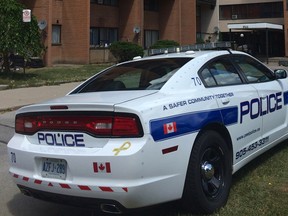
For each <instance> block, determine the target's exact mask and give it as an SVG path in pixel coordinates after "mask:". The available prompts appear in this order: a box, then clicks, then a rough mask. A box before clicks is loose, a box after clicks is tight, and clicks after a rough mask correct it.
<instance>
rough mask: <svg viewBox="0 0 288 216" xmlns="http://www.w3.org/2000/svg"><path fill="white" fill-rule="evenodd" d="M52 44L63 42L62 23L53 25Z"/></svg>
mask: <svg viewBox="0 0 288 216" xmlns="http://www.w3.org/2000/svg"><path fill="white" fill-rule="evenodd" d="M52 44H61V25H52Z"/></svg>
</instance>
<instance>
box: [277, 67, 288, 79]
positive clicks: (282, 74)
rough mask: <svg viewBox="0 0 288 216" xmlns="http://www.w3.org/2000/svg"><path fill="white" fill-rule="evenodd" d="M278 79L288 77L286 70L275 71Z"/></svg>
mask: <svg viewBox="0 0 288 216" xmlns="http://www.w3.org/2000/svg"><path fill="white" fill-rule="evenodd" d="M274 74H275V77H276V79H284V78H286V77H287V71H286V70H285V69H276V70H274Z"/></svg>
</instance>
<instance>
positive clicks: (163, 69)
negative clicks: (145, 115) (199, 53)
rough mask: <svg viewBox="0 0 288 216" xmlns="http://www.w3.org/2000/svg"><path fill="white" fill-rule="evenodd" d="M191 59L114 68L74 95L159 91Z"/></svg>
mask: <svg viewBox="0 0 288 216" xmlns="http://www.w3.org/2000/svg"><path fill="white" fill-rule="evenodd" d="M190 60H191V58H167V59H154V60H144V61H135V62H129V63H126V64H121V65H118V66H115V67H112V68H110V69H108V70H106V71H104V72H102V73H100V74H99V75H97V76H95V77H94V78H93V79H92V80H89V81H88V82H86V83H84V84H83V85H82V86H80V88H78V89H76V90H75V91H74V92H73V93H83V92H98V91H123V90H159V89H161V87H162V86H163V85H164V84H165V83H166V82H167V80H169V79H170V78H171V77H172V76H173V74H174V73H176V71H177V70H178V69H179V68H180V67H182V66H183V65H184V64H186V63H187V62H188V61H190Z"/></svg>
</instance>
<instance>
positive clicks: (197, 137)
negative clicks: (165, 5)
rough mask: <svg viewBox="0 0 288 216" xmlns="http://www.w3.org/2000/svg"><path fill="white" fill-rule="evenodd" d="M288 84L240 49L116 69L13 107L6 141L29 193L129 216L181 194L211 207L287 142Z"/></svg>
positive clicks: (192, 206) (194, 205)
mask: <svg viewBox="0 0 288 216" xmlns="http://www.w3.org/2000/svg"><path fill="white" fill-rule="evenodd" d="M287 112H288V79H287V74H286V71H285V70H276V71H271V70H270V69H268V68H267V67H266V66H265V65H263V64H262V63H261V62H259V61H258V60H257V59H255V58H253V57H252V56H250V55H248V54H246V53H242V52H238V51H232V50H214V51H211V50H210V51H195V52H194V51H188V52H183V53H169V54H163V55H155V56H150V57H145V58H135V59H134V60H132V61H129V62H124V63H120V64H117V65H114V66H112V67H110V68H107V69H105V70H104V71H102V72H100V73H98V74H96V75H95V76H93V77H91V78H90V79H88V80H87V81H85V82H83V83H82V84H81V85H79V86H78V87H76V88H75V89H74V90H72V91H71V92H70V93H69V94H67V95H66V96H64V97H62V98H58V99H54V100H50V101H46V102H43V103H39V104H35V105H30V106H26V107H23V108H21V109H19V110H18V111H17V113H16V120H15V135H14V136H13V138H12V139H11V140H10V142H9V144H8V154H9V156H10V169H9V172H10V173H11V176H12V178H13V179H14V181H15V183H16V184H17V186H18V187H19V188H20V190H21V191H22V192H23V193H25V194H26V195H30V196H33V197H36V198H40V199H44V200H49V201H55V202H67V203H70V204H72V203H73V201H76V202H77V203H79V202H80V201H81V200H83V201H84V203H85V204H88V203H89V204H90V205H92V206H95V207H100V208H101V209H102V211H104V212H112V213H120V212H125V211H127V210H132V209H137V208H140V207H147V206H151V205H156V204H160V203H165V202H169V201H174V200H180V201H181V205H182V208H183V209H186V210H188V211H191V212H202V213H212V212H214V211H215V210H217V209H219V208H220V207H222V206H224V205H225V203H226V202H227V199H228V195H229V190H230V186H231V179H232V175H233V174H234V173H235V172H237V171H238V170H239V169H240V168H241V167H243V166H244V165H245V164H247V163H248V162H249V161H251V160H253V159H254V158H256V157H257V156H259V155H260V154H261V153H263V152H265V151H267V150H268V149H270V148H272V147H273V146H275V145H276V144H278V143H280V142H282V141H283V140H285V139H287V137H288V127H287V122H288V121H287V116H288V115H287Z"/></svg>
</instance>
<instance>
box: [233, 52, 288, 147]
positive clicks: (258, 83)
mask: <svg viewBox="0 0 288 216" xmlns="http://www.w3.org/2000/svg"><path fill="white" fill-rule="evenodd" d="M234 62H235V63H236V64H237V65H238V66H239V68H240V69H241V71H242V72H243V73H244V75H245V77H246V79H247V82H249V84H250V85H251V86H253V87H254V88H255V89H256V90H257V91H258V94H259V98H258V99H255V100H254V101H253V102H254V103H255V104H257V106H258V107H255V109H254V110H253V111H252V113H253V115H254V116H255V117H261V116H262V121H263V122H262V136H263V139H262V140H261V144H262V147H264V146H265V145H266V144H267V143H271V142H273V141H275V140H277V139H279V138H281V137H282V136H284V135H285V134H286V133H287V106H286V103H285V100H284V98H285V97H284V96H285V95H286V94H287V93H286V92H287V89H288V83H287V80H286V79H285V80H281V79H278V80H277V79H275V77H274V74H273V73H272V72H271V71H270V70H269V69H268V68H266V67H265V66H264V65H262V64H261V63H260V62H258V61H256V60H255V59H253V58H250V57H248V56H242V57H240V56H238V57H235V58H234Z"/></svg>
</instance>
